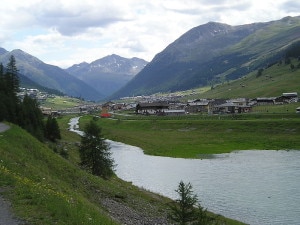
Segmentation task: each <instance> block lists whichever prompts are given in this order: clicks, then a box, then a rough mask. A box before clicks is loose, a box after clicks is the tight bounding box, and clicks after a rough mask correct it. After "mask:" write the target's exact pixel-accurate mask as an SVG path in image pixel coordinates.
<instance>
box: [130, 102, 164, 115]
mask: <svg viewBox="0 0 300 225" xmlns="http://www.w3.org/2000/svg"><path fill="white" fill-rule="evenodd" d="M167 109H169V104H168V103H166V102H140V103H138V104H137V105H136V107H135V112H136V113H137V114H146V115H149V114H153V115H155V114H157V115H159V114H161V113H163V112H164V111H165V110H167Z"/></svg>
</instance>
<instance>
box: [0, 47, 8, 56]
mask: <svg viewBox="0 0 300 225" xmlns="http://www.w3.org/2000/svg"><path fill="white" fill-rule="evenodd" d="M7 52H8V51H7V50H6V49H4V48H0V55H3V54H5V53H7Z"/></svg>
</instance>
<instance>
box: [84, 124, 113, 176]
mask: <svg viewBox="0 0 300 225" xmlns="http://www.w3.org/2000/svg"><path fill="white" fill-rule="evenodd" d="M109 150H110V147H109V145H108V144H107V143H106V142H105V140H104V138H103V137H102V135H101V128H100V127H99V126H98V125H97V124H96V122H95V121H93V120H91V121H90V122H89V123H88V124H87V125H86V127H85V129H84V135H83V137H82V138H81V144H80V148H79V153H80V159H81V165H82V167H83V168H85V169H87V170H88V171H90V172H91V173H92V174H94V175H97V176H101V177H103V178H109V177H111V176H112V175H113V167H114V160H113V159H112V158H111V152H110V151H109Z"/></svg>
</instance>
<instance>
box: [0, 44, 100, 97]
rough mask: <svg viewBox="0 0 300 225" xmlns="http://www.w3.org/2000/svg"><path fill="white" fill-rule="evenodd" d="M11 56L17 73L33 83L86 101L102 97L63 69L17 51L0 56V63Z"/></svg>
mask: <svg viewBox="0 0 300 225" xmlns="http://www.w3.org/2000/svg"><path fill="white" fill-rule="evenodd" d="M11 55H14V57H15V58H16V64H17V68H18V70H19V72H20V73H21V74H23V75H24V76H26V77H28V78H29V79H30V80H32V81H34V82H35V83H37V84H39V85H41V86H44V87H47V88H50V89H55V90H58V91H60V92H63V93H64V94H66V95H69V96H73V97H83V98H84V99H86V100H95V101H97V100H100V99H102V98H103V97H104V96H103V95H102V94H101V93H99V92H98V91H97V90H95V89H93V88H92V87H90V86H89V85H87V84H86V83H84V82H83V81H81V80H79V79H77V78H76V77H73V76H71V75H70V74H68V73H67V72H66V71H64V70H63V69H61V68H59V67H57V66H53V65H49V64H46V63H44V62H42V61H41V60H39V59H37V58H36V57H34V56H32V55H30V54H28V53H26V52H24V51H22V50H19V49H16V50H13V51H11V52H6V53H4V54H2V55H1V54H0V62H2V64H3V65H6V64H7V62H8V59H9V57H10V56H11Z"/></svg>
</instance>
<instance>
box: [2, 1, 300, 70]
mask: <svg viewBox="0 0 300 225" xmlns="http://www.w3.org/2000/svg"><path fill="white" fill-rule="evenodd" d="M299 15H300V1H298V0H24V1H20V0H1V8H0V47H2V48H5V49H6V50H8V51H11V50H13V49H21V50H23V51H25V52H27V53H29V54H31V55H33V56H35V57H37V58H39V59H40V60H42V61H44V62H45V63H48V64H52V65H56V66H59V67H61V68H67V67H70V66H72V65H74V64H78V63H81V62H88V63H91V62H92V61H95V60H97V59H100V58H103V57H105V56H107V55H111V54H117V55H120V56H122V57H125V58H132V57H139V58H142V59H145V60H147V61H151V60H152V59H153V58H154V56H155V55H156V54H157V53H159V52H161V51H162V50H163V49H164V48H166V47H167V46H168V45H169V44H171V43H172V42H173V41H175V40H176V39H177V38H179V37H180V36H181V35H182V34H184V33H185V32H187V31H188V30H190V29H192V28H193V27H196V26H199V25H202V24H205V23H207V22H211V21H213V22H221V23H226V24H229V25H242V24H249V23H254V22H267V21H272V20H278V19H281V18H283V17H286V16H299Z"/></svg>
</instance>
